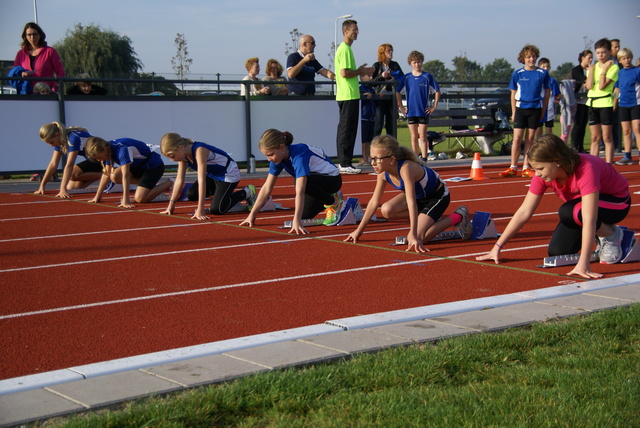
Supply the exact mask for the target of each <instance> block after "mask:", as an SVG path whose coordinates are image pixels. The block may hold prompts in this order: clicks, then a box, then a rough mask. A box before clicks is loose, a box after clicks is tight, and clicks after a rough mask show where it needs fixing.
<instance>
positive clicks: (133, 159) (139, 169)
mask: <svg viewBox="0 0 640 428" xmlns="http://www.w3.org/2000/svg"><path fill="white" fill-rule="evenodd" d="M85 150H86V153H87V156H88V157H90V158H92V159H95V160H96V161H98V162H101V163H102V166H103V169H102V172H103V175H102V178H101V179H100V184H99V185H98V190H97V192H96V196H95V197H94V198H93V199H92V200H90V201H89V202H93V203H98V202H100V200H101V199H102V193H103V192H104V190H105V187H106V186H107V183H108V182H109V179H111V181H113V182H114V183H118V184H122V202H121V203H120V205H118V206H119V207H121V208H134V206H133V205H131V199H130V197H129V188H130V187H129V186H130V185H131V184H137V185H138V188H137V189H136V193H135V195H134V200H135V201H136V202H137V203H139V204H143V203H147V202H151V201H152V200H153V199H154V198H155V197H156V196H158V195H160V194H161V193H163V192H165V191H167V190H169V189H170V188H171V184H172V183H171V180H167V181H165V182H164V183H162V184H158V181H160V179H161V178H162V175H163V174H164V163H163V162H162V157H160V155H159V154H158V153H156V152H154V151H152V150H151V147H149V146H148V145H147V144H145V143H143V142H142V141H138V140H134V139H132V138H120V139H117V140H113V141H105V140H103V139H102V138H100V137H90V138H89V139H88V140H87V145H86V149H85ZM116 164H117V165H120V166H118V167H117V168H115V169H114V165H116ZM156 184H158V185H156Z"/></svg>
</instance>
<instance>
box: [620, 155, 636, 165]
mask: <svg viewBox="0 0 640 428" xmlns="http://www.w3.org/2000/svg"><path fill="white" fill-rule="evenodd" d="M632 164H633V160H632V159H631V158H627V157H624V158H622V159H620V160H619V161H617V162H616V165H632Z"/></svg>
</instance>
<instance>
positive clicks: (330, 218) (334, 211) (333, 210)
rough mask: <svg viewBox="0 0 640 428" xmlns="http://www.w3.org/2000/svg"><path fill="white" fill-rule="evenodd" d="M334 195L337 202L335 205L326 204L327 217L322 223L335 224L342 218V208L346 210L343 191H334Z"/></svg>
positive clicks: (326, 224)
mask: <svg viewBox="0 0 640 428" xmlns="http://www.w3.org/2000/svg"><path fill="white" fill-rule="evenodd" d="M333 197H334V199H335V202H334V203H333V205H325V206H324V207H325V208H326V217H325V219H324V221H323V222H322V224H324V225H325V226H333V225H334V224H336V223H337V222H338V220H340V214H342V210H344V201H343V200H342V192H340V191H338V193H334V194H333Z"/></svg>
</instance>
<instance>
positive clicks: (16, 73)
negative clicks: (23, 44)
mask: <svg viewBox="0 0 640 428" xmlns="http://www.w3.org/2000/svg"><path fill="white" fill-rule="evenodd" d="M23 71H29V70H25V69H24V68H22V67H20V66H17V67H13V68H12V69H11V71H10V72H9V77H22V72H23ZM9 84H10V85H11V86H13V87H14V88H16V90H17V91H18V93H19V94H30V93H31V92H33V86H32V85H31V82H29V81H28V80H9Z"/></svg>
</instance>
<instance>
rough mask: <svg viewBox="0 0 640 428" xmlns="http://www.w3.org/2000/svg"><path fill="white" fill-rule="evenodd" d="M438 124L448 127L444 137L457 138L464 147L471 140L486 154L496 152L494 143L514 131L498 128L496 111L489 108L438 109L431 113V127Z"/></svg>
mask: <svg viewBox="0 0 640 428" xmlns="http://www.w3.org/2000/svg"><path fill="white" fill-rule="evenodd" d="M436 126H437V127H445V128H447V129H448V130H447V131H446V132H443V133H442V137H443V138H455V140H456V142H457V143H458V144H460V146H461V147H462V148H466V147H468V145H467V144H465V143H468V140H471V142H470V145H473V144H474V143H475V144H477V145H478V147H480V150H482V152H483V153H484V154H486V155H488V154H495V151H494V150H493V147H492V145H493V143H495V142H496V141H500V140H502V139H504V138H505V137H506V136H507V135H510V134H512V133H513V131H511V130H509V131H505V130H498V125H497V122H496V120H495V112H494V111H493V110H489V109H450V110H436V111H434V112H433V113H431V119H429V128H432V127H436ZM485 128H487V129H486V130H485Z"/></svg>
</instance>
